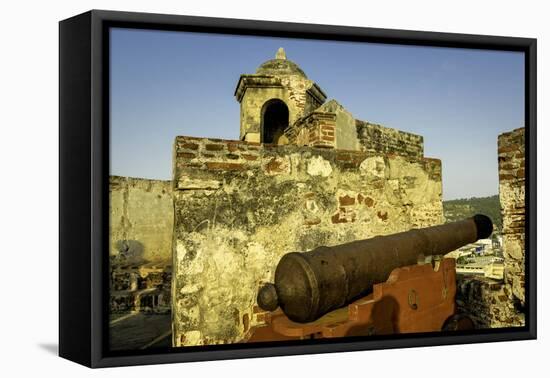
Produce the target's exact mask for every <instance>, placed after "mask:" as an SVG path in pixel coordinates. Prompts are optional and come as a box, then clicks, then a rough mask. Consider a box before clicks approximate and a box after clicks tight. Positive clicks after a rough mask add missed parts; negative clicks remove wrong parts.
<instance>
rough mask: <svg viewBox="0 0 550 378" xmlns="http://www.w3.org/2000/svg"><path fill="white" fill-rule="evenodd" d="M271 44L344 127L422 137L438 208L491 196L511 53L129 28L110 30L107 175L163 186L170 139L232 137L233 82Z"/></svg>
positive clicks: (516, 101) (516, 79) (516, 87)
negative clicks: (354, 122)
mask: <svg viewBox="0 0 550 378" xmlns="http://www.w3.org/2000/svg"><path fill="white" fill-rule="evenodd" d="M279 47H283V48H284V49H285V51H286V54H287V58H288V59H290V60H292V61H294V62H295V63H297V64H298V65H299V66H300V67H301V68H302V69H303V70H304V71H305V73H306V75H307V76H308V78H310V79H311V80H314V81H316V82H317V84H319V86H321V88H323V90H324V91H325V93H326V94H327V96H328V99H331V98H334V99H336V100H337V101H338V102H340V103H341V104H342V105H343V106H344V107H346V108H347V109H348V110H349V111H350V112H351V113H352V114H353V115H354V116H355V118H358V119H362V120H366V121H370V122H374V123H379V124H382V125H384V126H388V127H393V128H396V129H400V130H404V131H408V132H412V133H415V134H420V135H422V136H424V153H425V156H427V157H434V158H439V159H441V160H442V165H443V197H444V199H455V198H464V197H472V196H478V197H479V196H487V195H493V194H497V193H498V171H497V168H498V165H497V136H498V135H499V134H501V133H503V132H506V131H509V130H512V129H515V128H518V127H523V126H524V57H523V53H519V52H503V51H488V50H470V49H451V48H436V47H418V46H400V45H383V44H366V43H355V42H339V41H338V42H333V41H314V40H299V39H286V38H266V37H245V36H226V35H216V34H199V33H187V32H166V31H147V30H136V29H113V30H112V31H111V174H113V175H121V176H133V177H144V178H154V179H166V180H168V179H170V175H171V171H172V168H171V167H172V166H171V159H172V143H173V141H174V138H175V136H176V135H189V136H198V137H216V138H225V139H238V138H239V104H238V102H237V101H236V100H235V97H233V93H234V90H235V86H236V84H237V81H238V79H239V76H240V75H241V74H243V73H254V72H255V71H256V68H257V67H258V66H259V65H260V64H261V63H263V62H264V61H266V60H269V59H272V58H274V56H275V52H276V51H277V49H278V48H279Z"/></svg>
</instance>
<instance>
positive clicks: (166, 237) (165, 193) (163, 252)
mask: <svg viewBox="0 0 550 378" xmlns="http://www.w3.org/2000/svg"><path fill="white" fill-rule="evenodd" d="M109 189H110V190H109V192H110V193H109V194H110V229H109V247H110V248H109V256H110V278H111V281H110V287H111V299H110V309H111V313H126V312H132V311H155V312H167V311H170V283H171V269H172V235H173V227H174V226H173V224H174V223H173V220H174V210H173V209H174V207H173V200H172V185H171V181H161V180H148V179H141V178H132V177H120V176H111V177H110V180H109Z"/></svg>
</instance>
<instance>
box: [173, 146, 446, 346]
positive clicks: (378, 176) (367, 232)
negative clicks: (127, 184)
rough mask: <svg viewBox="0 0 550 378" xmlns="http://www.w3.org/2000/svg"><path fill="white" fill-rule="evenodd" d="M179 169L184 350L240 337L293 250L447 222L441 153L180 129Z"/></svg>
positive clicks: (177, 291)
mask: <svg viewBox="0 0 550 378" xmlns="http://www.w3.org/2000/svg"><path fill="white" fill-rule="evenodd" d="M173 169H174V179H173V185H174V206H175V224H174V245H173V246H174V253H173V258H174V263H173V268H174V274H173V284H172V290H173V292H172V295H173V296H172V298H173V311H172V314H173V345H174V346H186V345H202V344H214V343H216V344H217V343H231V342H237V341H240V340H242V339H243V337H244V336H245V334H246V332H247V331H248V330H249V329H250V327H252V326H254V325H256V324H259V323H261V322H262V321H263V313H262V312H260V311H258V308H257V307H256V306H255V296H256V293H257V290H258V288H259V287H260V285H262V284H263V283H264V282H266V281H272V280H273V274H274V269H275V266H276V264H277V262H278V260H279V259H280V257H281V256H282V255H283V254H285V253H287V252H291V251H305V250H309V249H312V248H315V247H317V246H320V245H334V244H339V243H344V242H348V241H352V240H356V239H363V238H368V237H372V236H374V235H382V234H389V233H394V232H399V231H404V230H409V229H410V228H412V227H425V226H431V225H434V224H439V223H442V221H443V212H442V202H441V163H440V161H439V160H436V159H426V158H423V157H418V158H417V157H410V156H399V155H397V154H387V155H380V154H377V153H373V152H363V151H345V150H334V149H327V148H311V147H300V146H293V145H287V146H275V145H266V144H260V143H250V142H245V141H226V140H219V139H201V138H190V137H177V138H176V141H175V145H174V167H173Z"/></svg>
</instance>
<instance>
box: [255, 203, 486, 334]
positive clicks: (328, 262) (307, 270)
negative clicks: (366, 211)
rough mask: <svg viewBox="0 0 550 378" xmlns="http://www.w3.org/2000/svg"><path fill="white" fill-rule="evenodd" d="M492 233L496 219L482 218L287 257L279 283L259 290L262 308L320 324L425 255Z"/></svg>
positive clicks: (280, 269) (278, 272)
mask: <svg viewBox="0 0 550 378" xmlns="http://www.w3.org/2000/svg"><path fill="white" fill-rule="evenodd" d="M492 231H493V223H492V221H491V219H490V218H489V217H487V216H485V215H479V214H478V215H475V216H473V217H471V218H467V219H464V220H461V221H457V222H453V223H447V224H444V225H439V226H433V227H427V228H422V229H412V230H410V231H406V232H401V233H397V234H393V235H387V236H376V237H374V238H371V239H366V240H358V241H354V242H351V243H346V244H341V245H336V246H333V247H324V246H323V247H318V248H315V249H314V250H312V251H309V252H304V253H299V252H292V253H287V254H286V255H284V256H283V257H282V258H281V260H280V261H279V264H278V265H277V269H276V270H275V283H274V284H271V283H268V284H266V285H264V286H263V287H262V288H261V289H260V291H259V292H258V298H257V301H258V305H259V306H260V307H261V308H262V309H264V310H266V311H273V310H275V309H276V308H277V307H278V306H280V307H281V309H282V310H283V312H284V313H285V314H286V316H287V317H288V318H289V319H291V320H293V321H296V322H300V323H305V322H310V321H314V320H316V319H318V318H320V317H321V316H323V315H324V314H326V313H328V312H329V311H332V310H334V309H337V308H339V307H342V306H345V305H347V304H349V303H351V302H353V301H354V300H356V299H358V298H360V297H361V296H364V295H366V294H367V293H368V292H369V291H371V290H372V287H373V285H374V284H376V283H380V282H384V281H385V280H387V278H388V276H389V274H390V273H391V271H392V270H393V269H395V268H398V267H402V266H407V265H413V264H416V263H417V261H418V257H419V256H421V255H423V256H430V255H443V254H446V253H449V252H451V251H454V250H456V249H458V248H460V247H462V246H464V245H466V244H469V243H473V242H475V241H476V240H478V239H484V238H487V237H489V236H490V235H491V233H492Z"/></svg>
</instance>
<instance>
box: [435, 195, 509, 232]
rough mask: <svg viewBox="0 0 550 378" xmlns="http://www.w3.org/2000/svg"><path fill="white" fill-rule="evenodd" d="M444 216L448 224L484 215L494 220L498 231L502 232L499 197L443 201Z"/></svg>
mask: <svg viewBox="0 0 550 378" xmlns="http://www.w3.org/2000/svg"><path fill="white" fill-rule="evenodd" d="M443 214H444V215H445V219H446V221H447V222H454V221H457V220H460V219H464V218H467V217H471V216H472V215H475V214H484V215H487V216H488V217H489V218H491V219H492V221H493V224H494V225H495V228H496V229H498V230H499V231H500V230H502V218H501V215H500V202H499V199H498V195H494V196H490V197H472V198H461V199H456V200H451V201H443Z"/></svg>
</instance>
